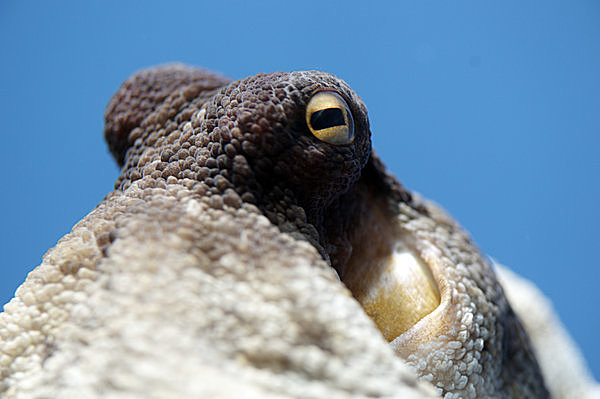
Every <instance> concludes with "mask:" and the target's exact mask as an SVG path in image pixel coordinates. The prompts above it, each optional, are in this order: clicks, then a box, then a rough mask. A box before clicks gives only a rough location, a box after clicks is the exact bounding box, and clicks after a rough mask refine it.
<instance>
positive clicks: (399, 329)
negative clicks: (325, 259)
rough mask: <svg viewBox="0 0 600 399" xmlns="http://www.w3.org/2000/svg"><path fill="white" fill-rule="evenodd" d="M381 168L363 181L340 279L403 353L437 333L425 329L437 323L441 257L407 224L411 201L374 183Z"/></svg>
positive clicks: (379, 175) (441, 291) (378, 176)
mask: <svg viewBox="0 0 600 399" xmlns="http://www.w3.org/2000/svg"><path fill="white" fill-rule="evenodd" d="M370 162H371V161H370ZM376 168H377V167H376ZM377 172H378V173H377V175H376V176H372V175H371V176H367V178H366V179H364V180H365V182H359V183H358V184H359V191H360V192H361V195H360V198H361V200H360V201H361V202H362V206H361V212H359V214H360V216H359V217H358V219H357V220H355V221H354V223H353V226H354V229H353V234H352V236H351V238H350V242H351V246H352V250H351V255H350V256H349V258H348V260H347V262H345V265H344V267H343V272H342V273H341V274H340V278H341V280H342V282H343V283H344V284H345V285H346V287H347V288H348V289H349V290H350V291H351V293H352V295H353V296H354V298H355V299H356V300H357V301H358V302H359V303H360V304H361V305H362V307H363V309H364V311H365V313H366V314H367V315H368V316H369V317H370V318H371V319H372V320H373V321H374V322H375V324H376V326H377V328H378V329H379V330H380V332H381V333H382V334H383V336H384V338H385V339H386V340H387V341H388V342H393V344H394V347H395V348H396V351H397V352H400V354H402V353H404V352H405V350H404V349H406V348H405V346H407V345H410V346H413V345H414V344H418V342H422V341H423V339H425V336H427V335H430V334H431V333H432V332H431V331H429V333H428V334H423V332H424V331H425V332H426V331H428V330H430V327H432V325H431V324H437V323H435V322H434V320H436V319H437V318H438V317H436V316H435V314H436V313H440V312H441V309H440V308H441V307H442V306H441V303H442V298H443V296H444V290H443V289H440V287H442V288H443V286H444V284H443V282H442V279H441V275H440V273H439V271H440V267H439V264H438V263H439V262H438V257H437V256H435V255H432V253H431V251H428V250H427V248H423V247H422V245H420V243H419V241H418V238H417V237H416V236H415V234H414V232H412V231H409V229H406V228H404V227H403V225H404V224H405V223H406V221H405V220H403V216H401V214H400V212H399V207H400V206H406V207H408V205H406V204H400V203H399V202H398V201H397V200H394V199H393V198H390V197H391V196H390V195H387V193H385V192H384V191H385V190H380V189H378V186H379V188H380V187H382V185H377V184H375V185H374V184H373V181H374V180H373V177H375V179H376V180H379V179H381V178H382V176H381V171H377ZM361 180H363V179H361ZM367 181H368V182H367ZM361 185H362V187H361ZM438 309H439V310H438ZM436 310H437V311H436ZM428 321H431V323H428ZM411 343H412V345H411Z"/></svg>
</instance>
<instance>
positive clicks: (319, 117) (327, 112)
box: [310, 108, 346, 130]
mask: <svg viewBox="0 0 600 399" xmlns="http://www.w3.org/2000/svg"><path fill="white" fill-rule="evenodd" d="M310 124H311V126H312V128H313V129H314V130H323V129H327V128H330V127H334V126H344V125H346V121H345V120H344V113H343V112H342V110H341V109H339V108H325V109H322V110H319V111H316V112H313V114H312V115H311V116H310Z"/></svg>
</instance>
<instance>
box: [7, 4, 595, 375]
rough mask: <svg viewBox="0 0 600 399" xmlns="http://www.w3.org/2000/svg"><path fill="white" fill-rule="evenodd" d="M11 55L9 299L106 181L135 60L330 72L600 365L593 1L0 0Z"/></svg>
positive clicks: (414, 180)
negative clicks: (110, 114) (121, 100)
mask: <svg viewBox="0 0 600 399" xmlns="http://www.w3.org/2000/svg"><path fill="white" fill-rule="evenodd" d="M257 3H258V4H257ZM0 52H1V54H2V62H1V63H0V72H1V73H0V118H1V120H2V130H3V134H2V140H3V141H4V142H3V145H2V146H0V152H1V156H2V160H3V165H4V166H5V167H6V169H7V170H6V171H5V173H4V176H5V179H6V180H5V183H4V186H3V189H2V195H0V209H2V213H3V223H2V229H1V230H0V234H1V236H0V251H1V253H2V255H3V256H2V261H1V268H0V272H1V276H2V277H1V278H0V303H5V302H7V301H8V300H9V299H10V297H12V295H13V293H14V291H15V289H16V288H17V287H18V285H19V284H20V283H21V282H22V281H23V280H24V279H25V276H26V275H27V273H28V272H29V271H31V270H32V269H33V268H34V267H35V266H36V265H38V264H39V263H40V261H41V257H42V255H43V254H44V252H45V251H46V250H47V249H48V248H50V247H52V246H54V245H55V243H56V241H57V240H58V239H59V238H60V237H61V236H63V235H64V234H66V233H68V232H69V230H70V229H71V227H72V226H73V225H74V224H75V223H76V222H77V221H78V220H79V219H80V218H82V217H83V216H84V215H86V214H87V213H88V212H89V211H90V210H91V209H92V208H93V207H94V206H95V205H96V204H97V203H98V202H100V201H101V200H102V198H103V196H104V195H105V194H106V193H107V192H109V191H110V190H111V189H112V185H113V182H114V180H115V178H116V177H117V174H118V170H117V167H116V166H115V164H114V163H113V161H112V159H111V157H110V156H109V153H108V151H107V149H106V146H105V144H104V142H103V138H102V125H103V113H104V107H105V105H106V103H107V102H108V100H109V98H110V96H111V95H112V94H113V92H114V91H115V90H116V89H117V88H118V86H119V85H120V83H121V82H122V81H123V80H124V79H125V78H127V76H128V75H130V74H131V73H132V72H134V71H136V70H138V69H140V68H143V67H147V66H150V65H154V64H159V63H164V62H168V61H181V62H186V63H190V64H194V65H202V66H205V67H208V68H210V69H214V70H217V71H220V72H222V73H224V74H226V75H228V76H230V77H232V78H234V79H238V78H243V77H246V76H248V75H252V74H255V73H257V72H271V71H276V70H298V69H319V70H324V71H327V72H331V73H334V74H336V75H338V76H339V77H341V78H343V79H344V80H346V81H347V82H348V83H349V84H350V85H351V86H352V87H353V88H354V90H355V91H356V92H357V93H358V94H359V95H360V96H361V97H362V98H363V100H364V101H365V103H366V104H367V107H368V109H369V114H370V119H371V127H372V132H373V135H374V136H373V140H374V145H375V149H376V150H377V152H378V153H379V154H380V156H381V157H382V158H383V160H384V161H385V163H386V164H387V165H388V167H389V168H390V169H391V170H392V171H393V172H394V174H395V175H396V176H397V177H398V178H399V179H400V180H401V181H402V182H403V183H404V185H406V186H407V187H409V188H411V189H413V190H417V191H419V192H421V193H422V194H423V195H425V196H427V197H429V198H431V199H434V200H435V201H436V202H438V203H440V204H442V205H443V206H444V207H445V208H446V209H447V210H449V211H450V212H451V213H452V214H453V215H454V216H455V217H456V218H457V219H458V220H459V221H460V223H461V224H462V225H463V226H464V227H465V228H467V230H469V231H470V232H471V234H472V235H473V237H474V239H475V241H476V242H477V243H478V245H479V246H480V247H481V248H482V249H483V251H485V252H486V253H488V254H490V255H491V256H493V257H494V258H495V259H497V260H499V261H500V262H502V263H505V264H507V265H509V266H511V267H512V268H513V269H515V270H516V271H518V272H519V273H520V274H522V275H524V276H526V277H528V278H530V279H532V280H533V281H535V282H536V283H537V284H538V285H539V286H540V288H541V289H542V290H543V291H544V292H545V293H546V294H547V295H548V296H549V297H550V298H551V299H552V301H553V302H554V304H555V306H556V308H557V310H558V312H559V314H560V316H561V318H562V319H563V321H564V322H565V324H566V325H567V326H568V328H569V330H570V331H571V333H572V334H573V336H574V338H575V340H576V341H577V342H578V343H579V344H580V346H581V347H582V349H583V351H584V353H585V355H586V358H587V360H588V362H589V364H590V366H591V368H592V370H593V373H594V374H595V376H596V378H599V377H600V349H599V348H600V345H598V343H597V337H598V333H597V332H598V331H599V330H600V312H599V311H598V309H597V305H598V303H599V301H598V299H597V297H596V296H595V294H596V293H597V291H596V290H597V287H598V281H599V280H600V261H599V260H598V258H597V257H596V255H597V252H598V249H599V248H600V246H599V243H598V241H599V239H600V233H599V226H600V209H599V208H600V207H599V204H600V179H599V176H600V139H599V137H600V73H599V72H598V71H600V3H598V2H597V1H593V0H590V1H572V2H564V1H561V2H559V1H544V2H541V1H536V2H532V1H512V0H511V1H504V2H491V1H460V2H459V1H444V2H431V1H423V0H418V1H400V2H388V3H386V2H379V3H377V7H374V6H370V5H369V4H368V2H364V1H339V2H324V1H308V2H284V1H265V2H242V1H239V2H231V1H222V2H199V1H189V2H177V1H173V2H168V3H167V2H164V3H161V2H155V1H145V2H128V1H122V2H117V1H85V2H82V1H63V2H27V1H14V0H4V1H2V2H1V3H0Z"/></svg>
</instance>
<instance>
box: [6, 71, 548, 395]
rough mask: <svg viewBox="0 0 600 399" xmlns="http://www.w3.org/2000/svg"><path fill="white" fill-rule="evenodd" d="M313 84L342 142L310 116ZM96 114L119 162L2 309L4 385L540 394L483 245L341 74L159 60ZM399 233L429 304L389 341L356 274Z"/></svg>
mask: <svg viewBox="0 0 600 399" xmlns="http://www.w3.org/2000/svg"><path fill="white" fill-rule="evenodd" d="M320 90H331V91H334V92H336V93H339V95H340V96H341V97H342V98H343V99H344V100H345V101H346V102H347V105H348V107H349V110H350V112H351V114H352V117H353V122H354V137H353V140H351V141H350V142H347V143H343V145H333V144H331V143H328V142H326V141H322V140H319V139H318V138H317V137H315V136H314V135H313V134H311V132H310V130H309V127H308V126H307V122H306V106H307V104H308V102H309V101H310V99H311V98H312V96H313V95H314V93H316V92H319V91H320ZM105 119H106V126H105V135H106V138H107V141H108V144H109V147H110V149H111V151H112V153H113V155H114V156H115V159H116V160H117V163H118V164H119V165H120V166H121V167H122V170H121V174H120V176H119V178H118V179H117V182H116V184H115V190H114V191H113V192H111V193H109V194H108V195H107V196H106V198H105V199H104V201H102V202H101V203H100V204H99V205H98V207H97V208H96V209H94V210H93V211H92V212H91V213H90V214H89V215H88V216H86V217H85V218H84V219H83V220H82V221H81V222H79V223H78V224H77V225H76V226H75V227H74V228H73V231H72V232H71V233H70V234H68V235H67V236H65V237H64V238H63V239H62V240H61V241H60V242H59V243H58V245H57V246H56V247H55V248H53V249H51V250H50V251H49V252H48V253H47V254H46V255H45V256H44V259H43V262H42V264H41V265H40V266H39V267H38V268H36V269H35V270H34V271H33V272H32V273H31V274H30V275H29V277H28V279H27V281H26V282H25V283H24V284H23V285H22V286H21V288H20V289H19V291H18V292H17V295H16V297H15V298H14V299H13V300H12V301H11V302H10V303H9V304H7V305H6V307H5V311H4V313H2V314H0V376H1V382H0V392H2V395H4V397H9V398H42V397H57V398H58V397H89V398H100V397H111V398H134V397H136V398H137V397H173V398H183V397H211V398H225V397H241V396H243V397H250V398H254V397H256V398H325V397H327V398H366V397H389V398H392V397H402V398H425V397H431V398H432V397H438V396H439V395H445V397H448V398H452V397H465V398H469V397H539V398H544V397H548V392H547V390H546V387H545V383H544V378H543V376H542V374H541V372H540V369H539V367H538V363H537V360H536V357H535V355H534V353H533V351H532V348H531V346H530V342H529V338H528V336H527V333H526V332H525V330H524V329H523V327H522V325H521V323H520V321H519V318H518V317H517V316H516V315H515V314H514V312H513V310H512V309H511V307H510V305H509V303H508V302H507V300H506V298H505V295H504V292H503V289H502V287H501V286H500V285H499V283H498V281H497V279H496V276H495V274H494V272H493V271H492V269H491V268H490V266H489V264H488V262H487V260H486V259H485V258H484V257H482V255H481V254H480V253H479V251H478V250H477V248H476V247H475V246H474V245H473V244H472V242H471V241H470V238H469V237H468V236H467V234H466V233H465V232H464V231H463V230H462V229H461V228H460V227H459V226H458V225H457V224H456V223H455V222H454V221H453V220H452V219H450V218H449V217H448V216H446V215H445V214H444V213H443V212H441V211H440V210H439V209H438V208H437V207H436V206H434V205H432V204H430V203H429V202H427V201H424V200H422V199H419V198H417V197H415V196H414V195H412V194H411V193H410V192H409V191H408V190H406V189H405V188H404V187H403V186H402V185H401V184H400V183H399V182H398V181H397V180H396V179H395V178H394V177H393V176H391V175H389V174H388V173H387V172H386V170H385V167H384V166H383V164H382V163H381V162H380V161H379V160H378V158H377V157H376V156H375V155H374V154H373V153H372V151H371V138H370V135H371V132H370V130H369V121H368V118H367V111H366V108H365V106H364V104H363V103H362V101H361V100H360V98H359V97H358V96H357V95H356V94H355V93H354V92H353V91H352V90H351V89H350V88H349V87H348V86H347V85H346V84H345V83H344V82H343V81H341V80H340V79H338V78H336V77H334V76H332V75H329V74H326V73H322V72H314V71H312V72H289V73H283V72H280V73H273V74H259V75H256V76H253V77H249V78H246V79H242V80H239V81H235V82H230V81H229V80H228V79H226V78H224V77H222V76H220V75H217V74H214V73H210V72H207V71H204V70H200V69H195V68H190V67H186V66H181V65H169V66H163V67H159V68H154V69H150V70H146V71H142V72H139V73H137V74H135V75H134V76H133V77H131V78H130V79H128V80H127V81H126V82H125V83H124V84H123V85H122V86H121V88H120V89H119V90H118V91H117V93H116V94H115V95H114V96H113V98H112V100H111V101H110V103H109V105H108V107H107V111H106V115H105ZM398 242H402V243H403V246H405V247H407V248H410V251H411V253H412V254H414V256H415V257H416V258H419V261H420V262H422V264H423V265H425V266H424V267H426V268H428V270H430V274H431V276H432V277H431V278H430V280H431V281H432V284H434V285H435V287H434V291H435V290H439V306H437V307H436V306H433V307H434V308H435V309H429V308H427V310H425V311H424V312H423V313H422V314H419V316H418V317H417V318H416V319H415V320H413V321H411V322H410V323H409V326H408V329H406V328H404V329H403V330H402V332H400V333H398V334H399V335H398V336H396V337H393V336H391V337H388V340H389V341H391V342H387V341H386V340H385V339H384V337H383V335H382V332H380V331H379V330H378V329H377V328H376V326H375V324H374V323H373V321H372V320H371V319H370V318H369V316H367V313H366V312H365V311H364V310H363V309H362V308H361V305H360V303H359V302H358V301H357V300H356V299H354V297H353V295H354V296H358V295H357V293H356V291H352V290H353V285H352V284H351V283H350V281H349V280H351V279H358V280H360V278H361V276H362V274H361V273H368V271H369V270H371V269H372V268H373V267H375V266H374V265H375V263H376V261H377V262H379V261H380V260H382V259H383V260H385V259H388V258H389V256H388V255H389V254H390V253H391V252H393V249H394V248H395V247H396V244H397V243H398ZM428 273H429V272H428ZM349 276H354V277H352V278H351V277H349ZM356 276H358V277H356ZM428 278H429V277H428ZM344 283H346V284H347V285H344ZM347 287H348V288H350V290H349V289H348V288H347ZM375 311H378V310H377V309H376V310H375ZM382 311H383V310H382ZM392 319H393V318H392ZM412 324H414V325H412ZM410 325H412V327H410ZM393 335H396V334H393Z"/></svg>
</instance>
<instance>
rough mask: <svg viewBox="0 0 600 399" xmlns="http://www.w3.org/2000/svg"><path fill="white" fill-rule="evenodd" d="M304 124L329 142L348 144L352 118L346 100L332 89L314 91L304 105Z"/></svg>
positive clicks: (318, 136) (317, 135)
mask: <svg viewBox="0 0 600 399" xmlns="http://www.w3.org/2000/svg"><path fill="white" fill-rule="evenodd" d="M306 124H307V125H308V128H309V129H310V131H311V133H312V134H313V135H314V136H315V137H316V138H318V139H319V140H321V141H324V142H326V143H329V144H338V145H341V144H350V143H352V141H353V140H354V120H353V119H352V112H350V108H349V107H348V104H346V101H344V99H343V98H342V96H340V95H339V94H337V93H336V92H334V91H319V92H317V93H315V94H314V95H313V96H312V98H311V99H310V101H309V102H308V105H307V107H306Z"/></svg>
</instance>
